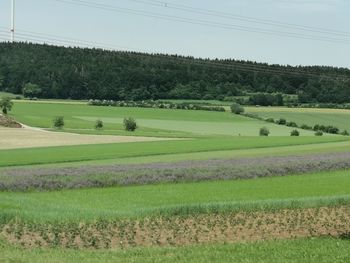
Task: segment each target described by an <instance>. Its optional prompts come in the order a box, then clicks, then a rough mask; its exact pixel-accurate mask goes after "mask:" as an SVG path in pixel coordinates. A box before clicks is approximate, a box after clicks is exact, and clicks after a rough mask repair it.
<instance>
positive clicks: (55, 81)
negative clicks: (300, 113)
mask: <svg viewBox="0 0 350 263" xmlns="http://www.w3.org/2000/svg"><path fill="white" fill-rule="evenodd" d="M0 91H6V92H11V93H15V94H24V95H25V96H27V97H37V98H48V99H49V98H55V99H106V100H128V101H140V100H149V99H154V100H156V99H219V100H224V99H227V98H230V97H234V96H245V95H247V94H252V93H261V94H292V95H298V100H299V103H349V102H350V69H347V68H335V67H328V66H297V67H292V66H285V65H269V64H266V63H257V62H250V61H240V60H234V59H225V60H219V59H215V60H212V59H199V58H193V57H183V56H177V55H165V54H145V53H136V52H125V51H109V50H102V49H88V48H78V47H58V46H51V45H45V44H44V45H43V44H32V43H20V42H18V43H5V42H4V43H0Z"/></svg>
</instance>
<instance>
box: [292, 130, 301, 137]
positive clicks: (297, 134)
mask: <svg viewBox="0 0 350 263" xmlns="http://www.w3.org/2000/svg"><path fill="white" fill-rule="evenodd" d="M299 135H300V132H299V131H298V130H292V131H291V133H290V136H299Z"/></svg>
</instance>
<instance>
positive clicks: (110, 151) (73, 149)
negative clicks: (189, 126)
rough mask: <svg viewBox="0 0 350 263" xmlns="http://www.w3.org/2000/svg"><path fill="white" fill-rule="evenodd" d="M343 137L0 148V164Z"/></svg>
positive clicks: (268, 144) (229, 147)
mask: <svg viewBox="0 0 350 263" xmlns="http://www.w3.org/2000/svg"><path fill="white" fill-rule="evenodd" d="M345 140H348V138H347V137H342V136H329V137H316V136H314V137H308V136H305V137H224V138H204V139H203V138H202V139H190V140H181V141H158V142H139V143H118V144H98V145H79V146H60V147H44V148H27V149H12V150H0V167H1V166H2V167H4V166H19V165H33V164H48V163H64V162H77V161H89V160H106V159H118V158H130V157H146V156H161V155H166V154H182V153H196V152H210V151H223V150H239V149H252V148H257V149H258V148H268V147H279V146H292V145H305V144H317V143H326V142H340V141H345Z"/></svg>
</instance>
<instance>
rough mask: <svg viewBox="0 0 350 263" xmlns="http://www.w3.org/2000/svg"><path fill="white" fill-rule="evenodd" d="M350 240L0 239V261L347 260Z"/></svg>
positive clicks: (311, 262)
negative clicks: (103, 243)
mask: <svg viewBox="0 0 350 263" xmlns="http://www.w3.org/2000/svg"><path fill="white" fill-rule="evenodd" d="M349 247H350V241H349V240H346V239H333V238H312V239H296V240H286V241H283V240H278V241H277V240H276V241H264V242H257V243H242V244H233V245H230V244H225V245H220V244H219V245H205V246H204V245H202V246H190V247H178V248H146V249H129V250H123V251H120V250H101V251H91V250H75V249H23V248H20V247H15V246H10V245H7V244H5V243H3V242H0V262H28V263H47V262H113V263H115V262H120V263H124V262H142V263H147V262H150V263H151V262H152V263H155V262H159V263H160V262H180V263H181V262H198V263H201V262H217V263H231V262H244V263H256V262H261V263H280V262H286V263H297V262H298V263H299V262H308V263H320V262H339V263H346V262H349V260H350V255H349Z"/></svg>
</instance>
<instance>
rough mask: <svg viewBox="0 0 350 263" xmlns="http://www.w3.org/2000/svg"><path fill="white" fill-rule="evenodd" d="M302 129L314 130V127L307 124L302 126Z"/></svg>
mask: <svg viewBox="0 0 350 263" xmlns="http://www.w3.org/2000/svg"><path fill="white" fill-rule="evenodd" d="M300 128H302V129H303V130H312V127H311V126H309V125H307V124H303V125H301V126H300Z"/></svg>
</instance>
